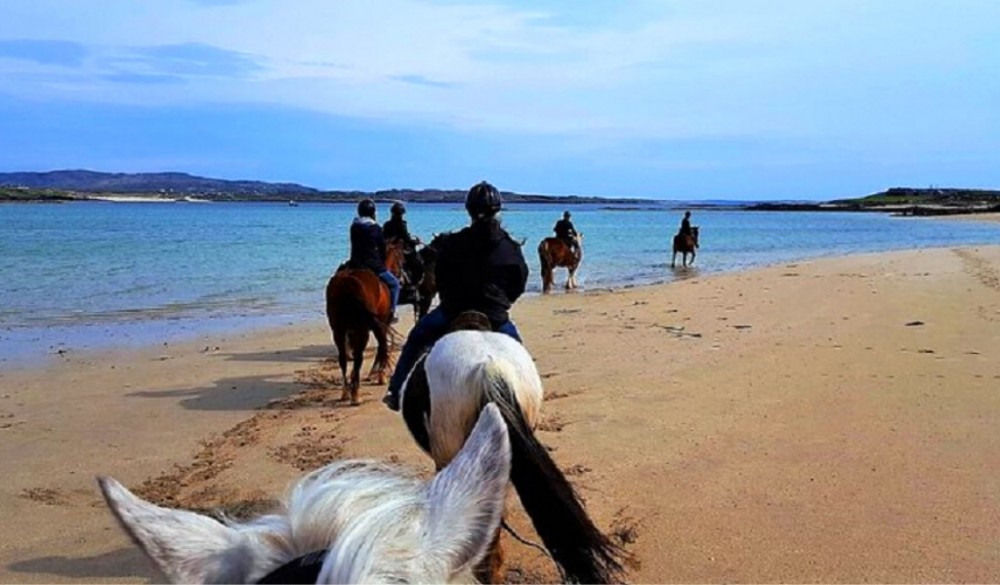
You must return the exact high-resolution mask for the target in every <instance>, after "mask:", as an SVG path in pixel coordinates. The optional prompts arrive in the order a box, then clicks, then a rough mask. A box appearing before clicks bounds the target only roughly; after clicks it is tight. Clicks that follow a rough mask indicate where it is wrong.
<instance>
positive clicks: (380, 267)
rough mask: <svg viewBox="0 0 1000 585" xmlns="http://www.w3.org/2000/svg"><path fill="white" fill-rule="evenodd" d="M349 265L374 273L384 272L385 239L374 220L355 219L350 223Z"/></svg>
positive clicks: (365, 218)
mask: <svg viewBox="0 0 1000 585" xmlns="http://www.w3.org/2000/svg"><path fill="white" fill-rule="evenodd" d="M350 264H351V267H352V268H367V269H369V270H372V271H374V272H375V273H380V272H383V271H384V270H385V237H384V236H383V235H382V228H380V227H379V226H378V224H377V223H375V220H374V219H369V218H367V217H355V218H354V221H353V222H352V223H351V260H350Z"/></svg>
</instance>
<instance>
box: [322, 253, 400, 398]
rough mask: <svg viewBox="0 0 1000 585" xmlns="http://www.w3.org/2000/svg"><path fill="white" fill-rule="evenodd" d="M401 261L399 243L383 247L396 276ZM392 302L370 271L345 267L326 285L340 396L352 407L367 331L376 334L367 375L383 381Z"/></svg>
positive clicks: (386, 261)
mask: <svg viewBox="0 0 1000 585" xmlns="http://www.w3.org/2000/svg"><path fill="white" fill-rule="evenodd" d="M402 260H403V250H402V247H401V246H399V245H390V246H388V247H387V248H386V259H385V264H386V268H388V269H389V271H390V272H392V273H393V274H395V275H396V276H397V277H398V276H399V272H400V266H401V264H402ZM391 304H392V300H391V299H390V297H389V287H387V286H386V285H385V283H384V282H382V281H381V279H379V277H378V275H376V274H375V273H374V272H372V271H371V270H363V269H362V270H356V269H352V268H344V269H341V270H338V271H337V272H336V274H334V275H333V276H331V277H330V282H328V283H327V285H326V318H327V321H328V322H329V323H330V330H331V332H332V333H333V343H334V345H336V346H337V361H338V362H339V363H340V374H341V376H343V379H344V393H343V395H342V396H341V397H340V399H341V400H347V399H348V398H350V400H351V405H352V406H357V405H359V404H361V402H360V401H359V400H358V388H359V387H360V386H361V364H362V362H363V361H364V359H365V348H366V347H368V334H369V333H372V334H374V335H375V340H376V341H377V342H378V349H377V350H376V351H375V363H373V364H372V369H371V372H370V373H369V374H368V377H369V378H371V377H373V376H374V377H376V379H377V382H378V383H379V384H385V377H386V368H387V367H388V366H389V343H390V341H391V339H392V336H393V331H392V327H391V326H390V320H391V319H392V314H391V313H390V310H389V308H390V305H391ZM348 357H350V358H352V359H353V360H354V367H353V369H352V370H351V376H350V378H348V376H347V360H348Z"/></svg>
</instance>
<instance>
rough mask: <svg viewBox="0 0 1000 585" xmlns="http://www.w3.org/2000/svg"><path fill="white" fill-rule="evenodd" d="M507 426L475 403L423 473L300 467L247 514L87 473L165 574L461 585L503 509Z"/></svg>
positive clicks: (190, 578)
mask: <svg viewBox="0 0 1000 585" xmlns="http://www.w3.org/2000/svg"><path fill="white" fill-rule="evenodd" d="M510 471H511V445H510V439H509V438H508V432H507V427H506V425H505V424H504V421H503V418H502V416H501V414H500V411H499V409H498V407H497V406H495V405H487V406H486V407H485V408H484V409H483V411H482V414H481V415H480V416H479V419H478V422H476V423H475V427H474V428H473V429H472V433H471V434H470V435H469V439H468V440H467V441H466V442H465V445H464V446H463V447H462V449H461V450H460V451H459V452H458V454H457V455H456V456H455V457H454V459H452V461H451V463H450V464H449V465H448V466H447V467H445V468H443V469H442V470H441V471H440V472H439V473H437V474H436V475H435V476H434V478H433V479H431V480H429V481H422V480H420V479H417V477H416V475H415V473H414V472H413V471H404V470H403V469H401V468H398V467H394V466H390V465H387V464H383V463H379V462H375V461H361V460H354V461H340V462H335V463H332V464H330V465H327V466H326V467H323V468H321V469H318V470H316V471H313V472H312V473H309V474H308V475H306V476H305V477H304V478H302V479H300V480H299V481H298V482H296V483H295V484H294V486H293V487H292V488H291V489H290V490H289V492H288V494H287V495H286V497H285V498H284V503H283V504H282V505H280V507H279V508H278V509H277V510H276V511H275V512H274V513H272V514H268V515H265V516H261V517H258V518H256V519H253V520H250V521H247V522H235V521H230V520H227V519H225V518H223V519H222V521H221V522H220V521H218V520H216V519H214V518H211V517H208V516H204V515H201V514H197V513H195V512H191V511H187V510H177V509H170V508H163V507H160V506H157V505H155V504H152V503H150V502H147V501H145V500H142V499H141V498H139V497H137V496H135V495H134V494H133V493H132V492H130V491H129V490H128V489H126V488H125V487H124V486H123V485H122V484H120V483H118V482H117V481H115V480H114V479H111V478H109V477H98V484H99V486H100V490H101V493H102V494H103V496H104V500H105V502H106V503H107V505H108V507H109V508H110V510H111V512H112V514H113V515H114V517H115V518H116V519H117V521H118V524H119V525H120V526H121V527H122V528H123V529H124V531H125V532H126V533H127V534H128V535H129V537H131V539H132V542H134V543H135V544H136V545H137V546H138V547H139V548H140V549H142V551H143V552H144V553H145V554H146V555H147V556H148V557H149V558H150V559H151V560H152V561H153V563H154V564H155V565H156V566H157V568H159V569H160V570H161V571H162V572H163V573H164V574H165V575H166V576H167V578H168V579H169V580H170V581H171V582H174V583H373V582H377V583H469V582H472V581H473V578H474V577H473V574H472V573H473V571H472V569H473V567H475V566H476V565H477V564H478V563H479V562H480V561H481V560H482V559H483V558H484V557H485V555H486V554H487V552H488V550H489V547H490V543H491V540H492V538H493V535H494V534H495V533H496V531H497V529H498V527H499V525H500V520H501V514H502V512H503V506H504V498H505V496H506V491H507V483H508V480H509V476H510Z"/></svg>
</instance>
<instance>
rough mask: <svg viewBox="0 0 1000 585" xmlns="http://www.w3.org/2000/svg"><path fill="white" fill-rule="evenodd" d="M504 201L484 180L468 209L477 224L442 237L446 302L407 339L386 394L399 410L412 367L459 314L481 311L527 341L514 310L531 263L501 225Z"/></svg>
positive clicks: (440, 278) (440, 264)
mask: <svg viewBox="0 0 1000 585" xmlns="http://www.w3.org/2000/svg"><path fill="white" fill-rule="evenodd" d="M502 206H503V199H502V198H501V197H500V192H499V191H497V188H496V187H494V186H493V185H490V184H489V183H487V182H485V181H483V182H481V183H479V184H477V185H474V186H473V187H472V188H471V189H469V193H468V194H467V195H466V197H465V209H466V211H468V212H469V217H470V218H471V219H472V223H471V225H470V226H469V227H467V228H465V229H463V230H461V231H458V232H455V233H451V234H448V235H446V236H444V238H443V240H442V242H441V245H440V248H439V253H438V260H437V266H436V269H435V276H436V278H437V285H438V294H439V295H440V297H441V302H440V304H439V305H438V306H437V308H435V309H434V310H433V311H431V312H430V313H428V314H427V316H426V317H424V318H423V319H421V320H420V322H419V323H417V324H416V326H414V327H413V330H412V331H411V332H410V335H409V337H407V339H406V344H405V345H404V346H403V351H402V352H401V353H400V355H399V361H398V362H397V363H396V370H395V371H394V372H393V374H392V380H391V381H390V382H389V390H388V392H386V395H385V399H384V402H385V403H386V405H387V406H388V407H389V408H391V409H393V410H399V390H400V388H401V387H402V385H403V382H404V381H406V377H407V376H409V374H410V370H411V369H412V368H413V366H414V365H415V364H416V362H417V360H418V359H419V358H420V356H421V354H423V353H424V352H425V351H426V350H428V349H429V348H430V347H431V346H432V345H433V344H434V342H436V341H437V340H438V339H440V338H441V337H443V336H444V335H445V333H447V332H448V327H449V326H450V325H451V322H452V320H453V319H454V318H455V317H456V316H458V314H459V313H461V312H463V311H469V310H472V311H479V312H480V313H483V314H485V315H486V316H487V317H488V318H489V320H490V324H491V325H492V327H493V329H494V330H495V331H499V332H501V333H505V334H507V335H509V336H511V337H513V338H514V339H516V340H517V341H521V335H520V333H519V332H518V330H517V327H516V326H515V325H514V322H513V321H511V320H510V314H509V313H508V311H509V310H510V307H511V305H513V304H514V301H516V300H517V299H518V297H520V296H521V294H522V293H523V292H524V287H525V284H527V282H528V265H527V263H525V261H524V255H523V254H522V253H521V245H520V244H518V243H517V242H515V241H514V240H513V239H512V238H511V237H510V235H509V234H508V233H507V232H506V231H505V230H504V229H503V228H502V227H501V226H500V221H499V220H498V219H497V213H499V212H500V209H501V207H502Z"/></svg>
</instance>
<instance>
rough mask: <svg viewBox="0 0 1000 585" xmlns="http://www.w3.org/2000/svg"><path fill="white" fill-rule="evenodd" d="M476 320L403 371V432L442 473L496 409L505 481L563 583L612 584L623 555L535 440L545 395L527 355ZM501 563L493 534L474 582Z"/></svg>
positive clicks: (496, 572)
mask: <svg viewBox="0 0 1000 585" xmlns="http://www.w3.org/2000/svg"><path fill="white" fill-rule="evenodd" d="M463 316H464V314H463ZM478 317H479V322H480V325H479V326H478V327H476V328H475V329H478V330H475V329H467V330H459V331H454V332H451V333H448V334H447V335H445V336H444V337H442V338H441V339H440V340H439V341H438V342H437V343H436V344H435V345H434V346H433V348H432V349H431V350H430V352H428V353H427V354H426V356H425V357H423V358H421V361H419V362H418V363H417V366H416V367H415V368H414V369H413V370H412V371H411V372H410V373H409V377H408V378H407V380H406V382H405V383H404V385H403V388H402V390H401V392H402V395H401V397H400V401H401V404H402V408H401V414H402V416H403V418H404V421H405V422H406V424H407V427H408V428H409V429H410V432H411V434H412V435H413V437H414V440H415V441H416V442H417V444H418V445H420V447H421V448H422V449H423V450H424V451H425V452H427V453H428V454H429V455H430V456H431V458H432V459H433V460H434V463H435V465H436V467H437V468H438V469H442V468H445V467H446V466H448V465H450V464H451V462H452V461H453V459H454V458H455V457H457V454H460V453H461V452H462V449H463V444H465V443H466V441H467V437H469V431H470V430H471V429H472V426H473V424H474V423H475V421H476V418H477V417H478V416H481V415H480V412H482V410H483V408H484V405H487V406H488V405H496V406H497V407H499V412H500V414H501V415H502V416H503V420H504V422H505V423H506V425H507V428H508V432H509V434H510V442H511V449H512V467H511V474H510V479H511V483H513V485H514V489H515V490H516V491H517V494H518V496H519V497H520V500H521V503H522V505H523V506H524V508H525V511H526V512H527V513H528V516H529V517H530V518H531V521H532V524H533V525H534V527H535V530H536V532H537V533H538V535H539V537H541V539H542V543H543V544H544V545H545V548H546V549H547V550H548V551H549V553H550V554H551V556H552V558H553V560H554V561H555V563H556V565H557V567H558V568H559V570H560V571H561V572H562V574H563V576H564V578H565V579H566V580H568V581H569V582H575V583H610V582H616V581H617V580H618V579H619V578H620V575H621V572H622V570H623V569H622V565H621V560H622V559H623V558H624V555H625V553H624V551H623V550H622V549H620V548H619V547H618V546H617V545H615V544H614V543H612V542H611V541H610V540H609V539H608V538H607V537H606V536H605V535H604V534H602V533H601V532H600V530H598V528H597V527H596V526H595V525H594V523H593V521H592V520H591V519H590V517H589V516H588V515H587V512H586V510H585V509H584V505H583V502H582V500H581V499H580V497H579V495H578V494H577V493H576V491H575V490H574V489H573V486H572V485H571V484H570V483H569V481H568V480H567V479H566V476H565V475H563V473H562V471H560V468H559V466H558V465H557V464H556V463H555V462H554V461H553V460H552V457H551V456H550V455H549V453H548V451H547V449H546V448H545V446H544V445H542V444H541V443H540V442H539V441H538V438H537V437H536V436H535V433H534V428H535V425H536V423H537V422H538V418H539V415H540V412H541V408H542V399H543V390H542V381H541V378H540V377H539V375H538V370H537V369H536V368H535V364H534V361H533V360H532V357H531V355H530V354H529V353H528V352H527V351H526V350H525V349H524V347H523V346H522V345H521V344H520V343H518V342H517V341H515V340H514V339H512V338H510V337H508V336H507V335H504V334H501V333H494V332H492V331H489V330H488V329H489V322H488V319H486V318H485V316H483V315H479V316H478ZM461 318H462V317H461V316H460V319H461ZM502 563H503V551H502V549H501V547H500V534H499V530H498V531H497V533H496V535H495V536H494V538H493V543H492V545H491V550H490V552H489V555H488V556H487V557H486V558H485V559H484V561H483V563H482V565H481V566H480V567H478V569H477V572H476V576H477V578H479V579H480V580H481V581H482V582H498V580H499V578H500V567H501V566H502Z"/></svg>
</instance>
